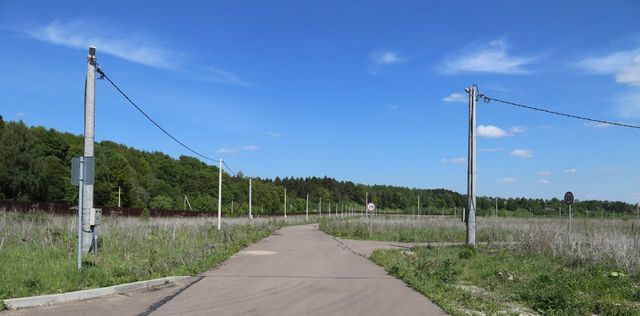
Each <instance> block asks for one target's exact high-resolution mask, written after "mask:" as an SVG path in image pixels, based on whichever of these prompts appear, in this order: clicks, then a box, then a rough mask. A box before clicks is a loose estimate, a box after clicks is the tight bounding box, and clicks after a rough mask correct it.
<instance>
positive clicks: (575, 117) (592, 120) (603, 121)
mask: <svg viewBox="0 0 640 316" xmlns="http://www.w3.org/2000/svg"><path fill="white" fill-rule="evenodd" d="M478 98H481V99H482V100H484V101H485V102H490V101H496V102H500V103H504V104H509V105H513V106H517V107H521V108H525V109H529V110H534V111H539V112H545V113H549V114H554V115H559V116H566V117H570V118H574V119H579V120H584V121H589V122H595V123H602V124H609V125H615V126H620V127H628V128H636V129H640V126H638V125H631V124H624V123H616V122H611V121H605V120H598V119H593V118H588V117H584V116H578V115H573V114H567V113H561V112H556V111H551V110H546V109H541V108H537V107H533V106H529V105H524V104H519V103H515V102H511V101H505V100H500V99H496V98H492V97H489V96H486V95H484V94H481V93H480V94H478Z"/></svg>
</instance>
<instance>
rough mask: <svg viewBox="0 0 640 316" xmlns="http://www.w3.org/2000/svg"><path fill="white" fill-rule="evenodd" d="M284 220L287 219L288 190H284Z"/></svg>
mask: <svg viewBox="0 0 640 316" xmlns="http://www.w3.org/2000/svg"><path fill="white" fill-rule="evenodd" d="M284 218H287V189H284Z"/></svg>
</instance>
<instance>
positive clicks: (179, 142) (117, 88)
mask: <svg viewBox="0 0 640 316" xmlns="http://www.w3.org/2000/svg"><path fill="white" fill-rule="evenodd" d="M96 71H97V72H98V73H99V74H100V79H107V81H109V83H110V84H111V85H112V86H113V87H114V88H116V90H118V92H120V94H122V96H123V97H124V98H125V99H127V101H129V103H131V105H133V106H134V107H135V108H136V109H137V110H138V112H140V113H141V114H142V115H144V117H146V118H147V119H148V120H149V121H151V123H153V125H155V126H156V127H157V128H159V129H160V130H161V131H162V132H164V133H165V134H166V135H167V136H169V137H170V138H171V139H173V140H174V141H175V142H176V143H178V144H180V145H181V146H182V147H184V148H186V149H187V150H188V151H190V152H192V153H194V154H196V155H198V156H200V157H202V158H204V159H207V160H209V161H213V162H218V160H216V159H213V158H209V157H207V156H205V155H203V154H201V153H199V152H197V151H195V150H193V149H191V147H189V146H187V145H185V144H184V143H183V142H181V141H180V140H178V139H177V138H176V137H175V136H173V135H171V133H169V132H168V131H167V130H166V129H164V128H163V127H162V126H160V124H158V123H157V122H156V121H155V120H153V119H152V118H151V117H150V116H149V115H148V114H147V113H145V112H144V111H143V110H142V109H141V108H140V107H139V106H138V105H137V104H136V103H135V102H133V100H131V98H129V96H127V94H126V93H124V91H122V89H120V87H118V85H116V84H115V83H114V82H113V81H112V80H111V78H109V76H107V74H105V73H104V71H103V70H102V68H101V67H99V66H98V65H97V63H96Z"/></svg>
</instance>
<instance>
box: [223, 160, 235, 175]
mask: <svg viewBox="0 0 640 316" xmlns="http://www.w3.org/2000/svg"><path fill="white" fill-rule="evenodd" d="M222 164H223V165H225V166H226V167H227V170H228V171H229V172H231V174H232V175H233V176H234V177H235V176H236V173H235V172H233V170H232V169H231V167H229V165H227V162H226V161H224V159H223V160H222Z"/></svg>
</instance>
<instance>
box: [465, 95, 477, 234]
mask: <svg viewBox="0 0 640 316" xmlns="http://www.w3.org/2000/svg"><path fill="white" fill-rule="evenodd" d="M467 92H468V93H469V151H468V154H469V165H468V173H467V199H468V208H469V209H468V210H467V216H466V217H467V245H470V246H475V244H476V96H477V92H478V90H477V87H476V85H472V86H471V87H469V89H467Z"/></svg>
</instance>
